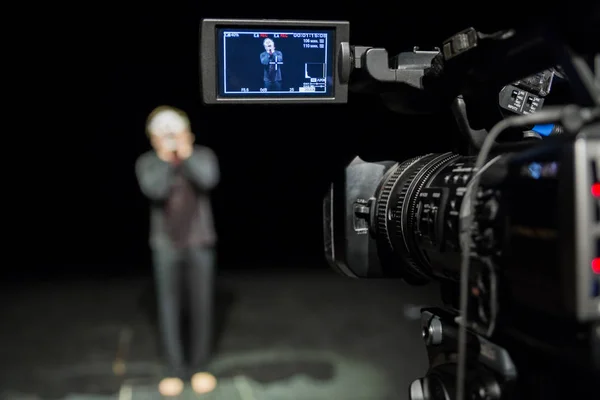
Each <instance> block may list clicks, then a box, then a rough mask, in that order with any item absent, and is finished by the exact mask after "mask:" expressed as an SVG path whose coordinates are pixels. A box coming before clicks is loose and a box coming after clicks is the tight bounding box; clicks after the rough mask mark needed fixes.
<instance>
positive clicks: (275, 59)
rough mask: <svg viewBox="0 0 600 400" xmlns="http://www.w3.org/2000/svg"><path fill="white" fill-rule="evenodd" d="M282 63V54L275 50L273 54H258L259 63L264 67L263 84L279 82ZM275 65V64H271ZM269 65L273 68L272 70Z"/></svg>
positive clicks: (264, 52)
mask: <svg viewBox="0 0 600 400" xmlns="http://www.w3.org/2000/svg"><path fill="white" fill-rule="evenodd" d="M282 62H283V53H282V52H281V51H279V50H275V51H274V52H273V54H269V53H267V52H266V51H263V52H262V53H260V63H261V64H262V65H263V66H264V69H265V72H264V74H263V79H264V81H265V82H281V64H279V63H282ZM271 63H276V64H271ZM271 65H272V66H273V67H272V68H270V67H271Z"/></svg>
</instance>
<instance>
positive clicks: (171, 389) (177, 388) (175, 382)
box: [158, 378, 183, 397]
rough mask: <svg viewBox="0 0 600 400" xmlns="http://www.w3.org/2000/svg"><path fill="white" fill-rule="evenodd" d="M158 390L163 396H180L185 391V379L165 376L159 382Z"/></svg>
mask: <svg viewBox="0 0 600 400" xmlns="http://www.w3.org/2000/svg"><path fill="white" fill-rule="evenodd" d="M158 391H159V392H160V394H161V395H163V396H168V397H173V396H179V395H180V394H181V392H183V381H182V380H181V379H179V378H164V379H163V380H161V381H160V383H159V384H158Z"/></svg>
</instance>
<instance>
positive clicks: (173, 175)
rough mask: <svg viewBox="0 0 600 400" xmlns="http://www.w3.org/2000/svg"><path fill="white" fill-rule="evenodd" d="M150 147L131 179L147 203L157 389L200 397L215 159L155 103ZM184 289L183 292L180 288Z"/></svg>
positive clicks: (171, 112)
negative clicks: (158, 343) (159, 352)
mask: <svg viewBox="0 0 600 400" xmlns="http://www.w3.org/2000/svg"><path fill="white" fill-rule="evenodd" d="M146 131H147V134H148V136H149V138H150V143H151V144H152V148H153V149H152V150H151V151H149V152H147V153H145V154H143V155H141V156H140V157H139V158H138V160H137V162H136V175H137V179H138V183H139V186H140V188H141V190H142V192H143V193H144V195H145V196H146V197H147V198H148V199H149V200H150V247H151V249H152V258H153V266H154V279H155V282H156V289H157V290H156V291H157V298H158V299H157V300H158V316H159V324H160V335H161V339H162V344H163V350H164V355H165V358H166V362H167V372H166V374H165V378H164V379H162V380H161V382H160V384H159V391H160V392H161V394H163V395H165V396H176V395H178V394H180V393H181V392H182V391H183V387H184V383H183V379H186V378H187V377H190V376H191V383H192V388H193V389H194V391H196V392H198V393H207V392H210V391H212V390H213V389H214V388H215V386H216V380H215V378H214V376H212V375H211V374H209V373H207V372H205V371H206V367H207V363H208V360H209V356H210V351H211V343H212V332H213V331H212V329H213V328H212V325H213V297H214V275H215V244H216V239H217V238H216V233H215V229H214V225H213V216H212V210H211V205H210V198H209V193H210V191H211V190H212V189H213V188H214V187H215V186H216V185H217V183H218V181H219V166H218V161H217V157H216V156H215V154H214V153H213V151H212V150H211V149H209V148H207V147H203V146H198V145H194V134H193V133H192V132H191V129H190V122H189V119H188V118H187V116H186V114H185V113H184V112H183V111H181V110H178V109H176V108H174V107H168V106H161V107H158V108H156V109H155V110H154V111H152V113H151V114H150V115H149V117H148V120H147V125H146ZM188 285H189V287H187V286H188ZM184 294H188V295H189V299H185V300H188V301H189V302H190V307H189V310H190V324H191V330H192V332H191V348H190V355H191V357H190V363H189V365H186V363H185V357H184V349H183V343H182V335H181V320H182V318H181V314H182V313H181V310H182V308H183V307H182V300H183V295H184Z"/></svg>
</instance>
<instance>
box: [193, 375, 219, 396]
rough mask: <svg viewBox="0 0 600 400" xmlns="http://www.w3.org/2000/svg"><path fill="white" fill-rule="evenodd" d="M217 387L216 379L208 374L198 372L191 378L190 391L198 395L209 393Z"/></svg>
mask: <svg viewBox="0 0 600 400" xmlns="http://www.w3.org/2000/svg"><path fill="white" fill-rule="evenodd" d="M216 387H217V378H215V376H214V375H213V374H210V373H208V372H198V373H196V374H194V375H193V376H192V389H194V392H196V393H198V394H205V393H210V392H212V391H213V390H215V388H216Z"/></svg>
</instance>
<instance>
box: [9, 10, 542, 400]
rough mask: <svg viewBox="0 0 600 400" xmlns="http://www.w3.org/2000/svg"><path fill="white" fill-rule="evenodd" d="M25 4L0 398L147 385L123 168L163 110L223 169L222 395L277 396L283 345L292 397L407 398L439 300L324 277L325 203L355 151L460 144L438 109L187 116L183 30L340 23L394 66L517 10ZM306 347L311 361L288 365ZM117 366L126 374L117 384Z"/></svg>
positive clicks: (143, 293)
mask: <svg viewBox="0 0 600 400" xmlns="http://www.w3.org/2000/svg"><path fill="white" fill-rule="evenodd" d="M27 7H29V8H31V9H28V10H26V11H27V12H26V13H25V14H23V15H26V16H27V18H26V21H25V22H23V23H22V24H21V25H20V26H19V27H18V29H17V28H14V30H13V33H12V36H11V37H10V40H9V44H7V48H9V47H10V48H15V49H17V50H18V51H17V54H16V55H15V57H16V58H15V59H14V60H18V61H19V62H18V63H12V64H18V65H19V67H18V69H19V70H18V71H15V73H14V74H13V75H10V74H6V75H5V76H6V80H7V82H8V85H12V86H16V87H17V88H18V89H19V93H18V94H17V95H15V98H14V99H13V98H10V97H9V95H8V94H5V97H6V98H8V100H9V101H10V102H11V103H12V104H13V105H16V106H17V108H20V111H21V112H22V113H23V114H24V116H23V115H22V114H18V113H17V112H14V114H12V115H9V116H11V117H12V120H16V121H17V123H19V124H21V126H20V127H18V128H17V129H15V130H14V131H13V130H11V129H8V128H5V131H7V135H6V138H7V141H11V140H12V139H13V138H17V137H18V141H20V142H21V143H19V144H18V145H11V146H6V147H5V148H6V149H7V150H6V153H5V159H6V160H7V161H9V165H8V167H9V169H8V171H9V173H7V174H6V175H5V180H4V181H3V186H2V187H3V194H4V198H5V200H7V203H8V204H9V205H10V204H12V203H16V207H13V206H10V207H9V206H6V207H5V208H4V214H3V215H4V218H3V228H4V232H5V234H6V235H7V236H8V238H9V240H8V243H6V244H5V247H4V250H5V252H4V258H5V263H4V265H3V269H2V274H1V276H0V279H2V282H4V283H5V285H3V286H2V287H1V288H0V304H2V307H0V320H1V321H3V324H4V325H3V326H4V327H6V329H0V342H2V343H4V346H1V348H0V355H1V357H0V359H1V360H2V361H3V363H2V362H0V397H3V394H4V393H5V392H3V390H11V391H16V392H18V393H24V394H25V393H28V394H32V393H37V394H39V395H40V396H41V397H43V398H49V399H51V398H62V397H64V396H65V395H66V394H68V393H82V394H93V395H97V394H105V395H107V396H112V395H114V394H115V393H117V392H118V391H119V390H120V388H121V387H123V386H124V385H125V386H127V385H129V387H130V388H131V387H132V385H133V387H136V388H138V389H139V388H140V387H142V386H144V385H146V386H147V388H150V389H149V390H150V391H151V392H153V393H154V392H155V391H156V387H155V382H154V381H153V379H155V378H157V377H159V376H160V374H161V372H157V371H160V366H161V357H160V353H161V351H160V346H158V343H159V339H158V332H159V329H158V325H157V323H158V321H157V319H156V310H155V307H156V301H155V293H154V291H153V289H152V288H153V282H152V279H151V271H152V269H151V263H150V251H149V248H148V212H149V210H148V202H147V200H146V199H145V198H144V197H143V196H142V194H141V193H140V190H139V187H138V184H137V182H136V178H135V174H134V164H135V161H136V159H137V158H138V157H139V156H140V155H141V154H142V153H144V152H146V151H148V150H149V149H150V143H149V141H148V139H147V137H146V135H145V132H144V129H145V122H146V118H147V116H148V114H149V113H150V112H151V111H152V109H154V108H155V107H157V106H159V105H172V106H175V107H178V108H180V109H182V110H184V111H186V112H187V113H188V115H189V117H190V119H191V122H192V130H193V132H194V133H195V134H196V141H197V142H198V143H200V144H204V145H207V146H209V147H211V148H212V149H213V150H214V151H215V152H216V154H217V156H218V158H219V163H220V168H221V183H220V185H219V186H218V188H217V190H216V191H215V192H214V193H213V195H212V202H213V208H214V213H215V222H216V227H217V232H218V235H219V249H218V250H219V264H218V269H219V271H220V272H221V276H220V277H219V278H220V279H219V280H217V285H216V296H215V299H216V301H215V308H216V312H215V324H214V327H213V328H214V329H215V331H214V333H215V340H216V341H217V342H216V343H215V346H216V347H215V349H216V353H215V358H214V359H213V360H212V361H211V363H212V366H211V368H213V367H214V372H215V374H216V376H218V378H219V380H220V382H224V383H223V384H222V385H220V387H222V388H223V390H227V389H228V388H231V386H232V385H233V384H232V382H234V381H235V379H233V380H232V379H230V378H231V377H232V376H233V377H238V376H240V377H249V380H250V381H251V383H252V386H253V387H254V388H255V389H256V390H257V391H259V392H260V391H262V390H263V389H264V390H267V389H269V388H271V389H272V388H274V387H277V385H284V386H281V387H285V385H287V383H286V382H287V381H288V378H289V376H283V377H281V376H280V374H279V372H280V371H282V370H283V371H285V370H286V368H287V367H286V366H285V365H283V364H277V362H282V361H277V362H275V363H273V362H271V361H269V357H271V356H270V355H269V354H273V355H274V356H273V357H274V359H275V358H279V359H286V357H287V356H286V357H283V356H281V355H282V354H283V355H285V354H286V353H285V351H287V350H289V349H292V350H294V351H296V353H294V354H293V357H291V359H292V361H290V362H292V364H293V363H296V364H297V365H295V366H294V365H292V367H293V368H292V369H291V370H292V373H291V374H290V375H291V376H297V375H300V376H302V375H303V374H304V375H305V376H304V378H305V377H306V376H309V379H304V378H302V379H304V381H305V384H304V386H302V385H299V386H298V387H297V388H300V389H298V390H306V389H307V387H310V386H315V385H312V382H313V380H315V379H316V380H320V381H322V382H326V383H327V385H323V386H322V388H323V389H324V390H325V389H327V390H330V389H331V390H334V389H335V393H334V394H331V395H327V396H324V397H317V398H347V399H350V398H361V397H356V393H355V389H360V390H362V389H365V390H366V389H373V390H375V392H377V391H378V390H379V388H381V393H383V392H384V391H386V393H388V394H389V393H393V394H394V395H393V396H389V397H377V396H372V395H366V396H363V397H362V398H369V399H374V400H375V399H381V400H384V399H388V398H394V399H402V398H406V393H407V392H406V388H407V387H408V386H409V384H410V382H411V381H412V380H413V379H414V378H416V377H417V376H419V374H422V373H424V372H425V371H426V368H427V356H426V354H425V347H424V346H423V343H422V338H421V334H420V333H421V327H420V322H419V318H420V313H419V309H420V307H421V305H423V304H428V305H431V304H435V302H436V301H438V299H439V290H437V289H438V288H437V287H436V286H435V285H429V286H427V287H409V286H408V285H405V284H403V283H402V282H397V281H370V282H365V281H360V282H354V281H352V280H349V279H343V278H342V277H341V276H336V275H334V274H333V273H332V272H331V271H329V270H328V266H327V264H326V262H325V258H324V254H323V245H322V240H323V233H322V232H323V228H322V199H323V196H324V194H325V191H326V189H327V188H328V185H329V183H330V181H331V179H332V178H333V176H334V174H335V173H336V172H337V171H340V170H341V169H342V168H343V167H344V164H345V163H347V162H348V161H350V160H351V159H352V158H353V157H354V156H355V155H356V154H357V153H359V154H360V155H361V156H362V157H363V158H364V159H373V160H377V159H379V160H381V159H398V160H402V159H405V158H408V157H412V156H415V155H418V154H422V153H428V152H444V151H449V150H452V149H453V148H455V147H457V146H458V145H459V142H460V139H459V134H458V132H457V129H456V127H455V122H454V119H453V117H452V116H451V115H450V113H449V112H447V113H442V114H439V115H432V116H402V115H398V114H394V113H392V112H391V111H388V110H387V109H386V108H385V107H384V105H383V104H382V102H381V101H380V100H379V99H378V98H377V97H376V96H369V95H360V94H353V93H351V94H350V101H349V104H347V105H336V106H332V105H323V106H289V105H288V106H242V105H236V106H210V107H209V106H204V105H203V104H202V101H201V98H202V96H201V88H200V82H199V65H198V64H199V63H198V60H199V54H198V52H199V27H200V21H201V19H202V18H277V19H320V20H327V19H328V20H349V21H350V24H351V25H350V26H351V43H352V44H355V45H369V46H373V47H384V48H386V49H388V52H389V54H390V56H391V55H395V54H397V53H399V52H401V51H411V50H412V49H413V47H414V46H419V47H420V48H421V49H423V50H426V49H431V48H433V47H434V46H439V45H440V43H441V42H442V41H443V40H444V39H445V38H447V37H449V36H451V35H452V34H454V33H456V32H458V31H460V30H462V29H465V28H466V27H469V26H475V27H477V28H478V29H482V30H486V31H488V32H492V31H494V30H495V29H497V28H499V27H503V25H506V24H510V23H512V20H511V19H510V18H507V17H509V16H514V9H511V8H508V7H507V8H506V9H502V8H498V9H493V10H491V4H490V3H481V4H480V5H479V6H477V7H475V8H473V7H468V6H467V5H466V4H464V3H461V5H460V6H459V5H457V4H455V3H454V2H453V3H448V4H435V3H425V2H421V3H414V2H413V3H404V2H398V1H395V2H379V3H373V2H371V3H368V4H367V2H355V3H352V2H342V1H337V0H328V1H322V2H319V3H314V2H313V3H306V2H305V3H298V2H272V3H255V2H235V3H230V2H206V1H205V2H199V1H186V0H175V1H171V2H154V1H151V2H145V3H143V5H142V3H139V5H136V4H135V3H132V2H120V3H117V2H102V3H96V4H93V3H86V4H82V5H81V6H75V5H68V4H65V5H62V4H48V5H43V6H40V5H35V6H33V5H27ZM484 10H485V11H484ZM487 11H493V12H489V13H488V12H487ZM520 11H521V14H522V15H525V14H524V12H525V11H524V10H522V9H520ZM536 12H537V14H536V15H537V16H538V18H543V17H542V15H540V12H541V11H539V10H538V11H536ZM257 57H258V55H257ZM14 60H13V61H14ZM7 64H8V63H7ZM17 116H18V117H17ZM23 126H25V129H24V128H23ZM274 127H275V128H276V129H274ZM281 272H285V273H283V274H282V273H281ZM288 272H289V274H288ZM315 294H317V295H315ZM123 337H125V338H127V337H128V338H129V339H127V340H125V339H122V338H123ZM271 350H273V352H272V353H270V352H271ZM306 351H309V352H315V354H317V355H318V357H317V359H318V360H317V362H313V364H311V367H310V368H308V367H307V368H306V371H297V370H298V368H297V367H298V365H300V364H301V363H303V362H305V361H306V360H305V358H303V357H304V352H306ZM263 353H264V354H267V355H268V357H267V356H264V357H263ZM247 356H248V357H247ZM246 360H250V361H251V362H246ZM117 361H119V362H123V365H125V364H127V365H128V366H132V367H131V369H130V370H128V371H127V373H126V374H125V376H122V375H119V373H117V372H116V370H115V365H116V364H115V362H117ZM311 362H312V361H311ZM269 363H270V364H269ZM263 364H265V365H266V366H267V367H266V368H264V370H261V371H262V372H260V371H259V372H260V373H259V372H256V371H258V370H260V368H258V367H259V366H262V365H263ZM284 367H285V368H284ZM346 367H348V368H350V370H351V371H350V372H351V373H348V369H347V368H346ZM128 368H129V367H128ZM135 368H138V369H135ZM232 368H233V369H234V370H235V371H233V372H232V371H231V369H232ZM257 368H258V369H257ZM336 368H339V369H336ZM345 368H346V369H345ZM354 368H356V369H354ZM300 369H301V368H300ZM309 370H310V371H309ZM307 371H308V372H307ZM315 371H317V372H316V375H315ZM319 371H321V372H322V371H325V373H321V372H319ZM328 371H329V372H328ZM331 371H333V372H331ZM339 371H341V372H340V373H339V374H338V372H339ZM344 371H346V372H344ZM355 371H358V372H359V373H358V375H357V374H356V373H355ZM319 373H321V375H324V376H325V377H324V378H323V377H320V376H318V375H319ZM363 373H367V375H364V374H363ZM311 374H312V375H311ZM283 375H285V374H283ZM356 376H360V377H361V378H359V379H357V378H356ZM362 376H368V377H369V379H367V378H365V380H364V381H363V380H362ZM137 379H149V380H148V381H146V383H143V382H141V381H138V380H137ZM132 382H133V383H132ZM265 382H266V383H265ZM234 383H235V382H234ZM316 387H317V388H321V385H316ZM328 388H329V389H328ZM135 390H137V389H135ZM273 390H274V389H273ZM217 391H218V390H217ZM217 391H215V393H217ZM367 391H368V390H367ZM141 393H143V391H142V392H141ZM344 393H346V394H344ZM348 393H349V394H348ZM365 393H366V392H365ZM372 393H374V392H371V394H372ZM42 394H43V395H44V396H42ZM289 394H290V395H291V396H292V397H291V398H294V399H301V398H306V397H301V396H298V395H296V393H294V392H293V391H291V392H290V393H289ZM352 396H354V397H352ZM3 398H11V397H3ZM13 398H15V399H19V398H21V397H13ZM25 398H31V397H25ZM95 398H98V397H95ZM110 398H114V397H110ZM140 398H144V399H145V400H148V399H151V398H154V397H151V396H146V397H144V396H143V395H142V396H141V397H140ZM217 398H218V397H217ZM221 398H225V399H228V400H229V399H231V400H234V399H235V398H237V397H227V396H225V397H221ZM260 398H267V397H260ZM268 398H278V399H284V397H282V396H279V397H277V396H276V397H268ZM313 398H314V397H313ZM208 399H209V398H207V400H208Z"/></svg>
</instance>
